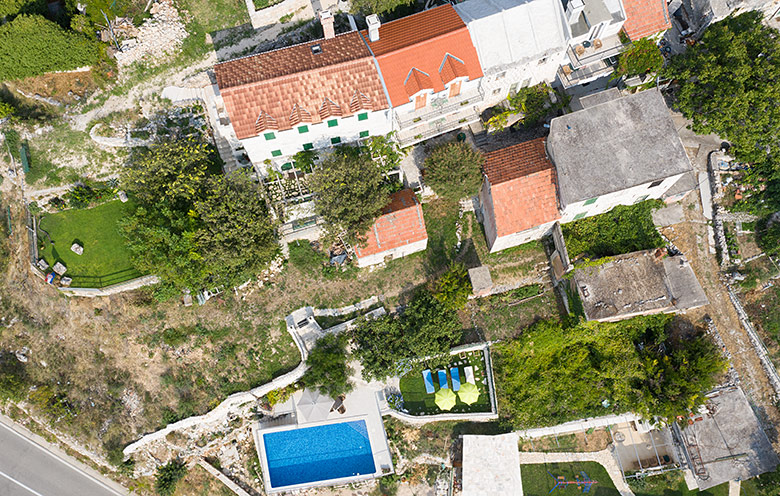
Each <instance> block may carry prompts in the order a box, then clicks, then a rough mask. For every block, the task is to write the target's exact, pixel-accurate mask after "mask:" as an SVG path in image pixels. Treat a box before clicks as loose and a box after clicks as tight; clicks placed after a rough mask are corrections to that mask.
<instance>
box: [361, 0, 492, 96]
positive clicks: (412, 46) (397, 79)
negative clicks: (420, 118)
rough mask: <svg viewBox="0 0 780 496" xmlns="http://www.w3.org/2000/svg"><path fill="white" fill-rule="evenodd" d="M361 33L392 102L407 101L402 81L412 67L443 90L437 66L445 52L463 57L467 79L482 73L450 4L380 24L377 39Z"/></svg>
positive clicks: (478, 76)
mask: <svg viewBox="0 0 780 496" xmlns="http://www.w3.org/2000/svg"><path fill="white" fill-rule="evenodd" d="M361 34H362V35H363V37H364V39H365V41H366V43H367V44H368V46H369V48H370V49H371V51H372V53H373V54H374V55H375V56H376V58H377V61H378V62H379V67H380V69H381V71H382V77H383V78H384V81H385V85H386V86H387V92H388V94H389V95H390V100H391V101H392V103H393V105H394V106H400V105H404V104H406V103H409V94H408V92H407V89H406V87H405V86H404V83H405V82H406V78H407V75H408V74H409V71H410V70H411V69H413V68H416V69H418V70H420V71H422V72H425V73H427V74H428V75H429V76H430V78H431V81H432V83H433V90H434V91H435V92H439V91H443V90H444V87H445V83H444V82H443V81H442V75H441V74H440V72H439V69H440V68H441V67H442V62H444V58H445V56H446V55H447V54H450V55H452V56H455V57H457V58H458V59H460V60H461V61H463V63H464V65H465V71H466V72H465V75H467V76H468V78H469V80H472V81H473V80H475V79H479V78H481V77H482V67H481V66H480V64H479V57H478V56H477V50H476V49H475V48H474V45H473V43H472V41H471V36H470V35H469V30H468V28H467V27H466V24H465V23H464V22H463V20H462V19H461V18H460V16H458V13H457V12H455V9H454V8H453V7H452V5H450V4H445V5H440V6H438V7H434V8H432V9H429V10H425V11H423V12H418V13H417V14H412V15H410V16H407V17H402V18H400V19H396V20H394V21H390V22H388V23H385V24H382V25H381V26H380V27H379V40H377V41H368V32H367V31H361ZM450 81H451V79H450Z"/></svg>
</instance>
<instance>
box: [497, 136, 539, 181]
mask: <svg viewBox="0 0 780 496" xmlns="http://www.w3.org/2000/svg"><path fill="white" fill-rule="evenodd" d="M544 141H545V139H544V138H537V139H535V140H531V141H525V142H523V143H517V144H515V145H511V146H507V147H505V148H501V149H498V150H495V151H492V152H488V153H486V154H485V164H484V165H483V169H484V170H485V174H486V175H487V177H488V180H489V181H490V184H491V185H494V186H495V185H496V184H499V183H503V182H504V181H510V180H512V179H516V178H518V177H523V176H527V175H528V174H533V173H534V172H539V171H541V170H544V169H551V168H553V164H552V162H550V159H549V158H548V157H547V151H546V150H545V148H544Z"/></svg>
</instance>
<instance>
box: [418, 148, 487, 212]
mask: <svg viewBox="0 0 780 496" xmlns="http://www.w3.org/2000/svg"><path fill="white" fill-rule="evenodd" d="M484 161H485V157H484V156H483V155H482V154H481V153H480V152H478V151H477V150H474V149H473V148H471V146H470V145H468V144H466V143H462V142H458V141H453V142H450V143H445V144H443V145H439V146H437V147H436V148H434V149H433V150H432V151H431V153H430V154H429V155H428V157H426V159H425V181H426V182H427V183H428V184H429V185H430V186H431V188H433V189H434V191H436V193H437V194H438V195H439V196H442V197H444V198H448V199H451V200H460V199H461V198H466V197H470V196H473V195H475V194H476V193H477V190H479V185H480V184H481V183H482V163H483V162H484Z"/></svg>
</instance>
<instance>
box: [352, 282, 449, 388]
mask: <svg viewBox="0 0 780 496" xmlns="http://www.w3.org/2000/svg"><path fill="white" fill-rule="evenodd" d="M460 329H461V327H460V322H459V321H458V317H457V315H456V314H455V312H453V311H452V310H450V309H448V308H447V307H446V306H445V305H444V304H442V303H441V302H439V301H438V300H437V299H436V298H434V297H433V295H432V294H431V293H430V292H429V291H427V290H425V289H420V290H418V291H417V292H416V293H415V294H414V296H413V297H412V300H411V301H410V302H409V305H408V306H407V308H406V309H405V310H404V312H403V313H402V314H400V315H385V316H383V317H380V318H377V319H367V320H363V321H360V322H358V325H357V326H356V327H355V329H354V330H353V332H352V338H353V342H354V344H355V346H356V349H355V351H354V353H355V356H356V357H357V358H358V359H359V360H360V361H361V363H362V364H363V377H364V378H365V379H367V380H370V379H372V378H375V379H382V378H385V377H388V376H392V375H396V374H398V373H399V371H400V369H401V368H402V367H403V366H404V364H408V363H412V364H413V366H417V367H419V366H422V365H427V366H436V365H440V364H441V363H444V362H445V361H446V360H447V359H448V357H447V356H446V354H447V353H448V352H449V350H450V348H451V347H452V346H453V345H454V344H455V343H456V342H457V341H458V339H459V338H460ZM426 357H427V358H426ZM418 360H421V361H418Z"/></svg>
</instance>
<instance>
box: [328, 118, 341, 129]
mask: <svg viewBox="0 0 780 496" xmlns="http://www.w3.org/2000/svg"><path fill="white" fill-rule="evenodd" d="M338 125H339V120H338V119H331V120H329V121H328V127H336V126H338Z"/></svg>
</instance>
